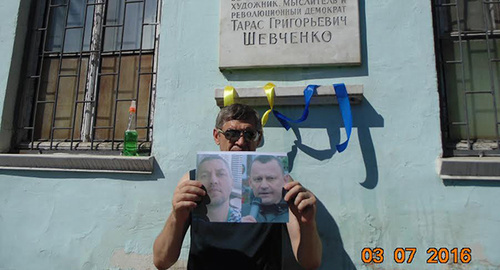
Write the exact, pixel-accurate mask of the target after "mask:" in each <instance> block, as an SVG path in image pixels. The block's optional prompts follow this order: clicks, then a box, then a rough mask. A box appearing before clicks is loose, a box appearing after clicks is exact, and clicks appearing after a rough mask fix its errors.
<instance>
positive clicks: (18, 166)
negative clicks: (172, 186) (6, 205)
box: [0, 153, 154, 174]
mask: <svg viewBox="0 0 500 270" xmlns="http://www.w3.org/2000/svg"><path fill="white" fill-rule="evenodd" d="M153 168H154V157H153V156H138V157H128V156H99V155H89V154H67V153H55V154H43V155H40V154H0V170H23V171H26V170H31V171H60V172H94V173H125V174H152V173H153Z"/></svg>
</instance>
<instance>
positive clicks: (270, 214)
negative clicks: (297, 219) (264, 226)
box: [243, 155, 288, 223]
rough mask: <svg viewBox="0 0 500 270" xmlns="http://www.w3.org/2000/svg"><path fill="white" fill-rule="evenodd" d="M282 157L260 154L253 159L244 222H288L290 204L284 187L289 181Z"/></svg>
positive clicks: (244, 209)
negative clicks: (285, 198) (285, 196)
mask: <svg viewBox="0 0 500 270" xmlns="http://www.w3.org/2000/svg"><path fill="white" fill-rule="evenodd" d="M280 158H281V157H276V156H273V155H258V156H254V158H253V160H252V161H251V163H250V168H249V176H248V185H249V186H250V189H251V191H250V196H249V197H250V200H249V204H246V205H245V206H244V208H243V215H244V216H245V217H244V220H243V221H244V222H269V223H285V222H288V204H287V203H286V201H285V200H284V199H283V198H284V194H285V193H284V189H283V187H284V186H285V184H286V183H287V182H288V181H287V174H286V173H285V168H284V165H283V162H282V160H281V159H280ZM248 216H251V217H253V219H252V218H250V217H248Z"/></svg>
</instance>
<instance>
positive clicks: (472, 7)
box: [433, 0, 500, 156]
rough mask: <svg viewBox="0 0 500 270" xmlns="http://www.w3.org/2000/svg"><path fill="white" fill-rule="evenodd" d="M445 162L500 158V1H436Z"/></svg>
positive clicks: (435, 21)
mask: <svg viewBox="0 0 500 270" xmlns="http://www.w3.org/2000/svg"><path fill="white" fill-rule="evenodd" d="M433 6H434V25H435V35H436V59H437V63H438V75H439V76H438V79H439V89H440V102H441V112H442V114H441V119H442V131H443V145H444V154H445V156H488V155H490V156H498V155H500V151H499V146H500V145H499V117H500V113H499V107H498V106H499V105H500V104H499V101H500V100H499V95H500V92H499V83H500V81H499V80H500V76H499V71H500V69H499V68H500V66H499V64H500V43H499V41H500V1H484V0H434V1H433Z"/></svg>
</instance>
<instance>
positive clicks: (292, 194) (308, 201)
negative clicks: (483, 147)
mask: <svg viewBox="0 0 500 270" xmlns="http://www.w3.org/2000/svg"><path fill="white" fill-rule="evenodd" d="M288 178H289V179H290V180H291V182H289V183H286V184H285V187H284V188H285V190H287V193H286V195H285V201H286V202H288V207H290V210H291V211H292V213H293V214H294V215H295V216H296V217H297V220H298V221H299V222H300V223H306V224H308V223H309V224H310V223H314V222H315V218H316V197H315V196H314V194H313V193H312V192H311V191H309V190H307V189H306V188H305V187H303V186H302V185H301V184H300V183H299V182H296V181H294V180H293V179H292V178H291V177H290V176H289V175H288Z"/></svg>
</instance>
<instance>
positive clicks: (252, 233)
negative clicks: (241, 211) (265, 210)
mask: <svg viewBox="0 0 500 270" xmlns="http://www.w3.org/2000/svg"><path fill="white" fill-rule="evenodd" d="M191 179H194V173H193V172H191ZM187 269H189V270H204V269H209V270H214V269H216V270H225V269H231V270H234V269H238V270H247V269H248V270H282V269H286V270H290V269H301V268H300V266H299V264H298V263H297V261H296V260H295V257H294V255H293V251H292V247H291V243H290V237H289V235H288V230H287V228H286V224H284V223H215V222H208V221H206V220H204V219H203V218H196V216H195V217H194V218H192V219H191V248H190V250H189V260H188V267H187Z"/></svg>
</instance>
